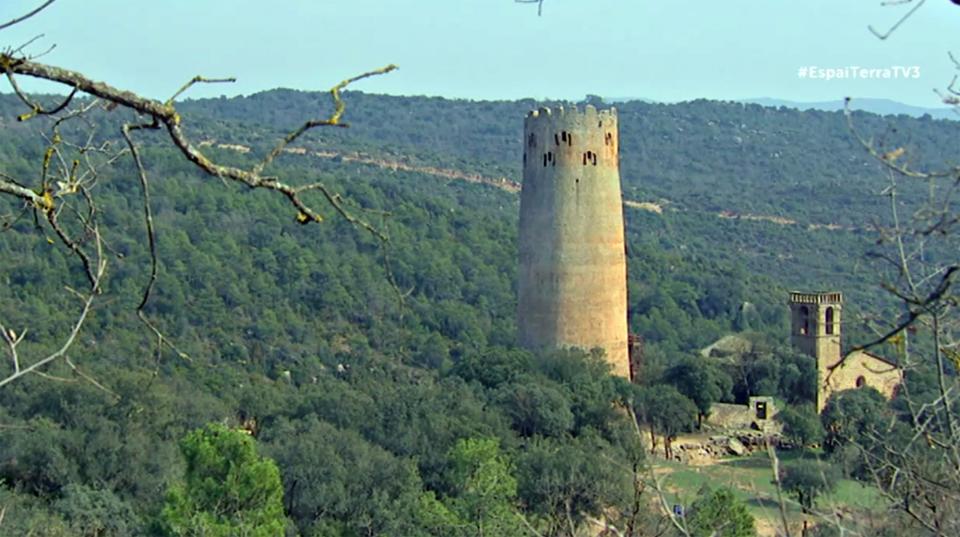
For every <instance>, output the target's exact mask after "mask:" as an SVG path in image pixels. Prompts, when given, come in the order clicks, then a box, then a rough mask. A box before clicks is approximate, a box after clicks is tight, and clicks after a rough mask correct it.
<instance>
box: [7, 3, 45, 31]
mask: <svg viewBox="0 0 960 537" xmlns="http://www.w3.org/2000/svg"><path fill="white" fill-rule="evenodd" d="M56 1H57V0H47V1H46V2H44V3H43V4H40V6H39V7H37V8H36V9H34V10H33V11H31V12H29V13H27V14H26V15H22V16H20V17H17V18H15V19H13V20H10V21H7V22H5V23H3V24H0V30H3V29H5V28H9V27H11V26H13V25H14V24H19V23H21V22H23V21H25V20H27V19H29V18H30V17H32V16H34V15H36V14H37V13H40V12H41V11H43V10H44V9H46V8H47V7H49V6H50V4H52V3H54V2H56Z"/></svg>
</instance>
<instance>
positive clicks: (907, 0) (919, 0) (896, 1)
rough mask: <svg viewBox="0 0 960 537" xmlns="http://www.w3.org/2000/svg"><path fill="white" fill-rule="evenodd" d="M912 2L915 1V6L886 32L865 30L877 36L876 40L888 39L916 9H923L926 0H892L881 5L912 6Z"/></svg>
mask: <svg viewBox="0 0 960 537" xmlns="http://www.w3.org/2000/svg"><path fill="white" fill-rule="evenodd" d="M914 1H916V4H914V6H913V7H912V8H910V10H909V11H907V12H906V13H905V14H904V15H903V16H902V17H900V20H898V21H897V22H896V23H894V25H893V26H891V27H890V28H889V29H888V30H887V31H886V32H882V33H881V32H878V31H877V30H876V29H874V27H873V26H867V29H868V30H870V33H872V34H873V35H875V36H877V38H878V39H882V40H885V39H886V38H888V37H890V36H891V35H892V34H893V32H896V31H897V28H899V27H900V25H901V24H903V23H905V22H907V19H909V18H910V17H912V16H913V14H914V13H916V12H917V10H918V9H920V8H921V7H923V4H925V3H926V2H927V0H893V1H890V2H884V3H883V5H885V6H894V5H902V4H913V3H914Z"/></svg>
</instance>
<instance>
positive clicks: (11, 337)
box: [0, 233, 107, 387]
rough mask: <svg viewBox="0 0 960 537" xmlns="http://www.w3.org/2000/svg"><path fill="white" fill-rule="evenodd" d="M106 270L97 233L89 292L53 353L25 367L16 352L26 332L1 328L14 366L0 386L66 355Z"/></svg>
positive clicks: (96, 293) (98, 290) (97, 291)
mask: <svg viewBox="0 0 960 537" xmlns="http://www.w3.org/2000/svg"><path fill="white" fill-rule="evenodd" d="M106 270H107V262H106V259H104V258H103V256H102V249H101V247H100V240H99V233H98V234H97V270H96V273H95V278H94V281H93V283H92V285H91V287H90V291H89V293H88V294H87V296H86V297H85V298H84V300H83V306H82V307H81V309H80V315H78V316H77V319H76V320H75V321H74V323H73V328H72V329H71V330H70V333H69V334H68V335H67V338H66V339H65V340H64V342H63V344H62V345H61V346H60V348H59V349H57V350H56V351H54V352H53V353H51V354H48V355H47V356H45V357H43V358H40V359H38V360H36V361H35V362H33V363H32V364H30V365H29V366H27V367H22V364H21V363H20V358H19V356H18V354H17V345H19V343H20V342H21V341H23V336H24V334H25V333H26V332H25V331H24V333H22V334H20V336H19V337H18V336H16V334H15V333H13V332H11V331H10V330H9V329H7V330H3V332H4V339H5V341H6V342H7V347H8V350H9V352H10V354H11V358H12V359H13V361H14V365H15V367H14V371H13V373H11V374H10V375H8V376H7V377H6V378H3V379H0V387H3V386H5V385H7V384H9V383H10V382H13V381H14V380H17V379H18V378H20V377H23V376H24V375H28V374H30V373H33V372H36V371H39V370H40V369H41V368H42V367H44V366H46V365H48V364H50V363H51V362H53V361H55V360H58V359H60V358H63V357H65V356H66V354H67V351H69V350H70V347H72V346H73V343H74V342H75V341H76V339H77V335H78V334H79V333H80V329H81V328H83V324H84V322H86V320H87V316H88V315H89V313H90V310H91V308H92V306H93V301H94V299H95V298H96V297H97V296H98V295H99V293H100V282H101V281H102V279H103V275H104V273H105V272H106Z"/></svg>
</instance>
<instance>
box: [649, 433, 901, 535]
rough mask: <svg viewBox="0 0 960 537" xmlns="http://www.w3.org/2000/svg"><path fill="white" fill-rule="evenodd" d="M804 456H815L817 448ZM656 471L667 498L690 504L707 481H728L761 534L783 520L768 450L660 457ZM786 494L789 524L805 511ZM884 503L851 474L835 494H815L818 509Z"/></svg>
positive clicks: (790, 456)
mask: <svg viewBox="0 0 960 537" xmlns="http://www.w3.org/2000/svg"><path fill="white" fill-rule="evenodd" d="M800 456H801V455H800V454H798V453H792V452H787V453H783V454H781V455H780V457H781V464H783V463H789V461H791V460H795V459H797V458H798V457H800ZM806 456H809V457H816V454H809V455H806ZM654 472H655V473H656V475H657V477H658V479H660V480H661V483H662V486H663V489H664V491H665V492H666V493H667V499H668V501H670V502H671V503H673V504H680V505H683V506H689V505H690V504H691V503H693V500H694V499H695V497H696V495H697V491H699V490H700V489H701V488H702V487H703V486H704V485H706V486H709V487H711V488H719V487H728V488H730V489H732V490H733V491H734V493H735V494H736V495H737V496H738V497H739V498H740V499H741V500H743V501H744V502H745V503H746V504H747V506H748V508H749V509H750V512H751V514H752V515H753V516H754V518H755V519H756V520H757V529H758V532H759V533H760V535H773V534H774V532H773V528H775V527H778V526H779V520H780V512H779V507H778V502H777V491H776V486H775V485H774V483H773V471H772V470H771V464H770V460H769V458H768V457H767V455H766V453H754V454H753V455H752V456H749V457H744V458H734V459H727V460H721V461H718V462H717V463H715V464H710V465H701V466H688V465H683V464H678V463H670V462H665V461H658V462H656V463H655V464H654ZM784 500H785V502H786V505H787V517H788V520H789V521H790V524H791V526H794V525H796V526H800V525H801V524H802V522H803V513H802V512H801V509H800V506H799V504H797V502H796V500H795V499H794V498H793V497H791V496H790V495H789V494H785V496H784ZM881 505H882V498H881V497H880V495H879V493H878V492H877V490H876V489H873V488H871V487H865V486H864V485H862V484H861V483H859V482H856V481H851V480H848V479H843V480H840V481H839V482H838V484H837V487H836V489H835V490H834V491H833V492H832V493H831V494H829V495H824V496H823V497H821V498H819V499H818V500H817V508H818V510H819V511H821V512H828V513H829V512H832V511H835V510H840V511H843V512H846V513H850V512H854V511H863V510H870V509H877V508H879V507H881Z"/></svg>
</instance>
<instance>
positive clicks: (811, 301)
mask: <svg viewBox="0 0 960 537" xmlns="http://www.w3.org/2000/svg"><path fill="white" fill-rule="evenodd" d="M842 309H843V294H841V293H839V292H830V293H796V292H794V293H790V342H791V343H792V344H793V347H794V348H795V349H797V350H799V351H800V352H802V353H804V354H807V355H809V356H812V357H813V358H814V359H816V361H817V412H820V411H821V410H823V407H824V406H825V405H826V403H827V398H828V397H829V396H830V390H829V389H828V385H827V381H828V377H829V375H830V374H831V368H833V367H834V366H836V365H837V364H839V363H840V360H841V359H842V357H843V354H842V352H841V350H840V327H841V324H840V317H841V310H842Z"/></svg>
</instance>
